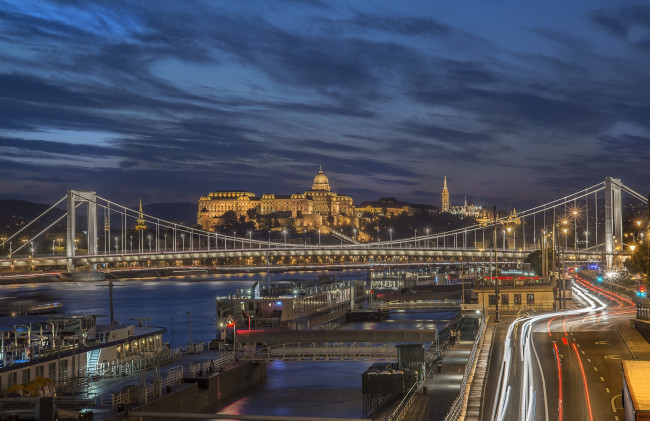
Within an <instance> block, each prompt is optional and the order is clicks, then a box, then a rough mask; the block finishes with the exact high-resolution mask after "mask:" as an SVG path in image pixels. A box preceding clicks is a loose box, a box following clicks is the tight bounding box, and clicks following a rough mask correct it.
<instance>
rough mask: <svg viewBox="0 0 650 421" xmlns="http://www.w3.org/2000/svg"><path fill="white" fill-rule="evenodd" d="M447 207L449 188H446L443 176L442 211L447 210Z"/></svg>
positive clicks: (448, 204)
mask: <svg viewBox="0 0 650 421" xmlns="http://www.w3.org/2000/svg"><path fill="white" fill-rule="evenodd" d="M449 207H450V203H449V190H447V177H445V181H444V184H443V186H442V211H443V212H449Z"/></svg>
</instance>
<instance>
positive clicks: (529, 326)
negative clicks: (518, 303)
mask: <svg viewBox="0 0 650 421" xmlns="http://www.w3.org/2000/svg"><path fill="white" fill-rule="evenodd" d="M573 292H574V293H575V294H576V295H577V296H579V297H580V298H582V299H583V300H584V301H586V302H587V303H588V304H589V306H588V307H586V308H582V309H576V310H566V311H560V312H554V313H548V314H542V315H536V316H522V317H519V318H517V319H516V320H515V321H514V322H513V323H512V324H510V326H509V327H508V332H507V334H506V340H505V347H504V349H503V358H502V363H501V371H500V372H499V382H498V385H497V392H496V398H497V399H496V401H495V405H494V408H493V411H492V419H495V420H498V421H501V420H503V419H505V416H506V413H507V411H508V404H509V401H510V399H509V398H510V394H511V385H510V384H509V379H510V375H511V360H512V357H513V355H512V353H513V348H512V336H513V332H514V330H515V326H517V325H518V324H520V325H521V331H520V335H519V354H520V361H521V362H522V364H523V369H522V370H521V375H522V381H521V401H520V411H519V419H520V420H533V419H534V417H535V401H536V391H535V383H534V381H533V379H534V373H533V358H532V353H533V352H534V353H535V354H537V351H536V350H535V347H534V344H533V341H532V340H531V339H532V331H533V327H534V326H533V325H534V324H535V323H537V322H539V321H542V320H547V319H549V318H552V317H557V316H564V317H567V316H574V315H578V314H585V313H589V312H592V311H602V310H604V309H605V308H606V307H607V305H606V304H605V303H603V302H602V301H601V300H600V299H598V298H597V297H595V296H594V295H592V294H590V293H589V292H588V291H587V290H586V289H584V288H582V287H580V286H578V285H576V284H574V285H573ZM536 359H537V365H538V367H539V373H540V374H541V376H542V383H543V384H545V383H546V382H545V380H544V377H543V376H544V374H543V373H542V369H541V365H540V362H539V358H536ZM544 404H545V406H547V403H546V391H544ZM546 419H548V408H547V409H546Z"/></svg>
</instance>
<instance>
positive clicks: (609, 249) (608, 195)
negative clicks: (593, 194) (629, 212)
mask: <svg viewBox="0 0 650 421" xmlns="http://www.w3.org/2000/svg"><path fill="white" fill-rule="evenodd" d="M617 249H619V250H623V204H622V202H621V179H620V178H612V177H606V178H605V258H606V261H607V268H612V267H613V266H614V252H616V250H617Z"/></svg>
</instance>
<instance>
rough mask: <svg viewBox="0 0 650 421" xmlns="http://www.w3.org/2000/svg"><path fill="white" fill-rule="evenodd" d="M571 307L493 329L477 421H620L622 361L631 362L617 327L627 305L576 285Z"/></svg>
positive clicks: (629, 313)
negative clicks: (483, 398) (483, 392)
mask: <svg viewBox="0 0 650 421" xmlns="http://www.w3.org/2000/svg"><path fill="white" fill-rule="evenodd" d="M573 288H574V290H573V291H574V293H573V296H574V297H575V301H576V304H578V308H576V309H572V310H567V311H563V312H556V313H546V314H541V315H538V314H530V315H524V316H522V317H519V318H517V319H516V320H514V321H513V322H512V323H509V324H508V323H504V324H503V325H501V326H499V327H498V328H497V331H496V332H495V336H494V341H493V343H494V345H495V346H494V348H493V352H492V355H491V360H490V373H489V377H488V380H487V384H486V392H485V402H486V405H485V406H484V409H483V419H484V420H542V421H548V420H560V421H561V420H563V419H566V420H589V421H593V420H612V421H622V420H624V419H625V416H624V413H623V409H622V406H621V396H620V395H621V388H622V369H621V360H622V359H634V357H633V356H632V354H631V353H630V351H629V350H628V348H627V346H626V344H625V342H624V341H623V339H622V337H621V334H620V331H619V330H618V328H617V325H618V324H619V323H629V319H630V318H632V317H634V315H635V307H634V303H632V302H631V301H629V300H627V299H626V298H623V297H620V296H618V295H616V294H613V293H611V292H609V291H606V290H603V289H602V288H600V287H598V286H597V285H594V284H592V283H590V282H588V281H586V280H585V279H583V278H577V279H575V281H574V286H573Z"/></svg>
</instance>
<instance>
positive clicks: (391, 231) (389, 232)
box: [388, 228, 417, 241]
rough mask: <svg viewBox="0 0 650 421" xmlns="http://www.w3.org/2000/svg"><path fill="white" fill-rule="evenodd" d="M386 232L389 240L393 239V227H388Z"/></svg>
mask: <svg viewBox="0 0 650 421" xmlns="http://www.w3.org/2000/svg"><path fill="white" fill-rule="evenodd" d="M416 232H417V230H416ZM388 234H389V235H390V241H393V228H388Z"/></svg>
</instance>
